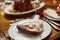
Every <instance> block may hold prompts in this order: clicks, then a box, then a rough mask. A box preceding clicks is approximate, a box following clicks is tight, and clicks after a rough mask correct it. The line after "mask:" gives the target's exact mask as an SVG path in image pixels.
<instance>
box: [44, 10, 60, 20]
mask: <svg viewBox="0 0 60 40" xmlns="http://www.w3.org/2000/svg"><path fill="white" fill-rule="evenodd" d="M44 13H45V16H46V17H47V18H48V19H51V20H55V21H60V16H58V14H57V13H56V11H55V10H53V9H47V10H45V11H44Z"/></svg>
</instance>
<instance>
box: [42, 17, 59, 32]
mask: <svg viewBox="0 0 60 40" xmlns="http://www.w3.org/2000/svg"><path fill="white" fill-rule="evenodd" d="M43 20H44V21H46V22H47V23H48V24H50V25H51V26H52V27H53V28H54V29H55V30H57V31H60V29H59V27H57V26H56V25H54V24H53V21H51V20H48V19H47V18H44V19H43Z"/></svg>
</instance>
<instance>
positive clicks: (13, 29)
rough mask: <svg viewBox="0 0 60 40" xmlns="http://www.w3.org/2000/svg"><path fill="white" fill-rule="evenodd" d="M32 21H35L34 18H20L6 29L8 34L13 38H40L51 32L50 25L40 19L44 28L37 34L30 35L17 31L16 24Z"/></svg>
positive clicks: (28, 39) (39, 39)
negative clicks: (20, 19)
mask: <svg viewBox="0 0 60 40" xmlns="http://www.w3.org/2000/svg"><path fill="white" fill-rule="evenodd" d="M33 21H35V20H34V19H26V20H22V21H19V22H16V23H14V24H13V25H12V26H10V28H9V30H8V33H9V36H10V37H11V38H13V39H15V40H42V39H44V38H46V37H47V36H48V35H49V34H50V33H51V27H50V25H49V24H48V23H46V22H45V21H42V22H43V29H44V30H43V32H42V33H41V34H40V35H38V36H30V35H27V34H23V33H21V32H20V33H18V29H17V27H16V26H17V25H18V24H23V23H26V22H33ZM39 21H40V20H39Z"/></svg>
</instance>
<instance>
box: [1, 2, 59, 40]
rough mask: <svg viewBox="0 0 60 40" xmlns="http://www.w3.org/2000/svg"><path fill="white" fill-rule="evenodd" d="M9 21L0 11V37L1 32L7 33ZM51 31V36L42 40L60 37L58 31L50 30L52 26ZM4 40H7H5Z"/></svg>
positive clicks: (52, 39)
mask: <svg viewBox="0 0 60 40" xmlns="http://www.w3.org/2000/svg"><path fill="white" fill-rule="evenodd" d="M47 3H48V2H47ZM47 3H46V4H47ZM10 21H11V19H10V18H8V17H5V14H4V12H3V11H1V10H0V35H1V33H2V32H4V31H7V30H8V29H9V27H10V25H9V24H10V23H11V22H10ZM51 29H52V30H51V34H50V35H49V36H48V37H47V38H46V39H44V40H55V39H56V38H57V37H59V36H60V32H59V31H56V30H55V29H54V28H52V26H51ZM5 38H6V37H5ZM6 40H9V39H8V38H6Z"/></svg>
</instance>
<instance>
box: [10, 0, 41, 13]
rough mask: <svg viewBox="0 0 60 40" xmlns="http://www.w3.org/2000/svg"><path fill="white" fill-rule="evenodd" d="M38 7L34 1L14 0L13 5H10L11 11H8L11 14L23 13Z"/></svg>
mask: <svg viewBox="0 0 60 40" xmlns="http://www.w3.org/2000/svg"><path fill="white" fill-rule="evenodd" d="M39 6H40V5H39V3H36V2H35V1H31V0H29V1H28V0H14V3H13V4H12V8H13V10H9V11H11V12H14V13H15V12H25V11H29V10H32V9H35V8H38V7H39Z"/></svg>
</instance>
